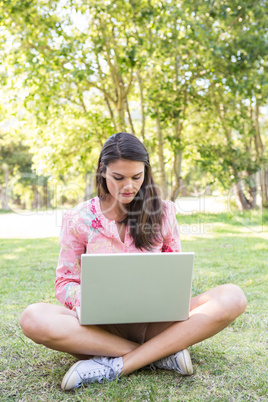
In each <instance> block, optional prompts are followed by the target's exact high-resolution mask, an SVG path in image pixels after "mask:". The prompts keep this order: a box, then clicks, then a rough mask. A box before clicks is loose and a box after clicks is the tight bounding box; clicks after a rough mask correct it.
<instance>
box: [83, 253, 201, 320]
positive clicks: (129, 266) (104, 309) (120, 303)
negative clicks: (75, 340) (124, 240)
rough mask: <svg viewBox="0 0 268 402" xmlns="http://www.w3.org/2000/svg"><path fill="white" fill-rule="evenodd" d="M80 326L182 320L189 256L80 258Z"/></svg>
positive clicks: (186, 300)
mask: <svg viewBox="0 0 268 402" xmlns="http://www.w3.org/2000/svg"><path fill="white" fill-rule="evenodd" d="M81 262H82V273H81V308H80V312H79V315H80V317H79V318H80V323H81V324H82V325H94V324H117V323H135V322H159V321H183V320H186V319H188V317H189V306H190V298H191V286H192V272H193V263H194V253H135V254H134V253H124V254H83V255H82V257H81Z"/></svg>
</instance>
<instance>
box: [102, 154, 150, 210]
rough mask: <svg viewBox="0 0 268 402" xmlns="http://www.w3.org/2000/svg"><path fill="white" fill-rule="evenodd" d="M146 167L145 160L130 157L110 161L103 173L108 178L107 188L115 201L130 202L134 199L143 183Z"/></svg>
mask: <svg viewBox="0 0 268 402" xmlns="http://www.w3.org/2000/svg"><path fill="white" fill-rule="evenodd" d="M144 168H145V166H144V162H138V161H131V160H129V159H118V160H116V161H114V162H111V163H109V165H108V166H107V169H106V172H105V173H102V175H103V177H105V178H106V184H107V188H108V190H109V193H110V195H111V196H112V198H113V199H114V201H117V202H119V203H121V204H128V203H130V202H131V201H132V200H133V198H134V197H135V195H136V194H137V193H138V191H139V189H140V187H141V185H142V183H143V180H144ZM111 201H113V200H111Z"/></svg>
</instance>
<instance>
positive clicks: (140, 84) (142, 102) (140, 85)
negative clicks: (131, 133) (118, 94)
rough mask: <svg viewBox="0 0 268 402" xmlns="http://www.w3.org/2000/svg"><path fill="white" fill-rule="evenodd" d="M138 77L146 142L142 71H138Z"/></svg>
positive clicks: (142, 124)
mask: <svg viewBox="0 0 268 402" xmlns="http://www.w3.org/2000/svg"><path fill="white" fill-rule="evenodd" d="M137 77H138V83H139V90H140V102H141V137H142V139H143V141H144V140H145V111H144V98H143V83H142V79H141V75H140V71H139V70H137Z"/></svg>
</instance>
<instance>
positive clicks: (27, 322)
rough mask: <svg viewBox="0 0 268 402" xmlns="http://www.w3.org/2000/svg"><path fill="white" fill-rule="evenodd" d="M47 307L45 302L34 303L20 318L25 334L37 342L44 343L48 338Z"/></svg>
mask: <svg viewBox="0 0 268 402" xmlns="http://www.w3.org/2000/svg"><path fill="white" fill-rule="evenodd" d="M45 308H46V304H45V303H36V304H32V305H30V306H29V307H27V308H26V310H24V312H23V313H22V315H21V318H20V326H21V329H22V332H23V334H24V335H25V336H27V337H28V338H30V339H32V340H33V341H34V342H36V343H43V342H44V341H45V340H46V339H47V338H48V334H47V329H48V326H47V325H46V324H47V323H46V314H45Z"/></svg>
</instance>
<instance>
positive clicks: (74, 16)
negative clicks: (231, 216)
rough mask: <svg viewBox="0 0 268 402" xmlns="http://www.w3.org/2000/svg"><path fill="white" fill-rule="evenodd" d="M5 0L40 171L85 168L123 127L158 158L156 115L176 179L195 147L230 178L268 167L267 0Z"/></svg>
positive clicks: (5, 33)
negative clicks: (179, 158)
mask: <svg viewBox="0 0 268 402" xmlns="http://www.w3.org/2000/svg"><path fill="white" fill-rule="evenodd" d="M0 7H1V9H2V13H0V14H1V15H2V18H1V20H0V24H1V26H2V30H1V32H0V38H1V44H2V49H1V57H2V58H3V60H4V63H3V67H2V70H1V75H2V85H3V87H5V88H6V87H7V88H8V90H10V89H11V88H12V89H13V90H14V89H15V88H17V90H16V91H15V93H14V92H13V93H12V99H13V100H12V101H13V102H17V103H19V105H20V107H19V109H20V110H24V113H25V116H24V121H25V124H24V128H23V130H24V132H25V133H26V136H27V139H28V145H29V146H30V149H31V152H33V153H34V166H35V169H37V170H38V171H41V172H42V173H43V174H49V175H51V176H52V178H53V180H57V179H59V177H62V176H63V175H66V177H73V178H77V177H78V176H79V179H80V178H81V177H83V176H85V174H87V173H88V172H91V171H93V170H94V169H93V166H94V164H95V162H96V155H97V153H98V151H99V149H100V147H101V145H102V144H103V142H104V140H105V139H106V138H107V137H108V136H109V135H110V134H111V133H114V132H115V131H123V130H124V131H130V132H133V133H134V134H136V135H138V136H140V137H141V138H142V139H143V141H144V143H145V144H146V146H147V147H148V148H149V150H150V151H152V152H153V154H154V155H153V158H152V159H153V160H154V159H156V160H157V154H158V151H159V148H160V147H161V146H162V144H161V143H160V142H161V141H160V140H159V139H156V138H155V128H154V127H155V125H156V121H158V123H159V124H160V126H161V129H162V132H163V136H164V140H165V141H164V144H163V150H162V151H163V155H164V159H165V162H166V165H168V166H167V169H166V170H167V172H166V173H168V172H169V171H171V170H173V171H174V172H175V173H174V178H173V182H171V183H170V184H171V187H172V186H173V185H174V182H175V181H178V180H179V176H182V177H183V178H185V177H186V175H187V174H188V172H189V169H188V166H189V165H190V166H191V168H194V166H195V164H196V162H197V161H196V159H195V157H196V156H198V163H200V165H202V169H206V170H207V171H208V172H209V173H210V174H213V175H214V177H215V180H216V181H217V180H218V181H220V182H221V183H223V185H224V186H225V187H227V186H228V185H230V184H231V183H232V182H238V181H239V180H241V178H247V177H249V176H250V175H252V173H254V172H256V170H258V169H261V170H262V171H265V170H267V159H268V155H267V146H268V140H267V127H266V126H267V119H266V117H265V111H263V109H262V107H264V106H265V105H266V104H267V94H268V86H267V69H266V67H267V54H268V53H267V48H268V43H267V26H268V17H267V15H268V13H267V11H268V10H267V0H264V1H262V2H254V1H252V0H246V1H244V2H243V4H242V3H241V2H239V1H238V0H235V1H230V0H224V1H221V2H214V3H211V2H209V1H205V2H196V1H193V0H185V1H182V2H179V3H176V4H175V3H174V2H162V1H160V2H159V1H150V2H147V1H136V0H128V1H123V0H120V1H117V2H107V1H104V0H98V1H96V2H94V3H93V2H84V1H78V0H77V1H76V0H67V1H65V2H58V1H53V0H49V1H47V0H35V1H30V2H22V1H18V0H10V1H1V2H0ZM11 103H12V102H11ZM11 103H10V104H11ZM15 115H16V117H17V118H18V119H21V118H20V117H19V116H18V114H16V113H15ZM141 115H142V116H141ZM178 153H181V155H182V158H183V159H182V160H183V164H182V172H180V173H179V172H178V168H177V167H176V166H175V165H176V155H177V154H178ZM191 154H192V155H193V156H192V157H191ZM200 159H203V160H201V161H200ZM172 164H173V166H172ZM155 167H156V170H159V173H161V172H160V168H159V166H158V164H157V163H156V164H155ZM40 169H41V170H40ZM190 170H191V169H190ZM74 172H75V173H74ZM162 173H163V172H162ZM248 191H249V190H248ZM263 191H264V190H263Z"/></svg>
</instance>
